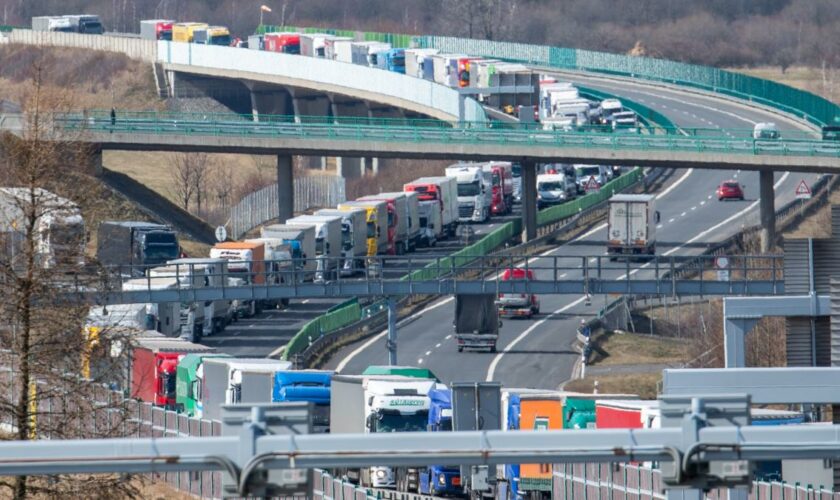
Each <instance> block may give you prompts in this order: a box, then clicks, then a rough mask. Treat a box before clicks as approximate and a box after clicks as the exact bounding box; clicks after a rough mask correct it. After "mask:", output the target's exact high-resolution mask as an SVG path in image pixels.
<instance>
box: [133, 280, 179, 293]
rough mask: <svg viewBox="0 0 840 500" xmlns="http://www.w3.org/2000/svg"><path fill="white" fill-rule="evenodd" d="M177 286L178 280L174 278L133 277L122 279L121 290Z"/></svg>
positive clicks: (159, 288) (164, 288)
mask: <svg viewBox="0 0 840 500" xmlns="http://www.w3.org/2000/svg"><path fill="white" fill-rule="evenodd" d="M170 288H178V280H177V279H175V278H163V277H151V278H133V279H130V280H126V281H123V284H122V289H123V291H131V290H168V289H170Z"/></svg>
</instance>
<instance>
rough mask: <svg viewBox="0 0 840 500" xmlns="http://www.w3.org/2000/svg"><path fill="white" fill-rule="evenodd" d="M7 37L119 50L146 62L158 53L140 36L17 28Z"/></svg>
mask: <svg viewBox="0 0 840 500" xmlns="http://www.w3.org/2000/svg"><path fill="white" fill-rule="evenodd" d="M8 38H9V43H20V44H26V45H38V46H47V47H50V46H53V47H72V48H77V49H88V50H102V51H105V52H120V53H123V54H125V55H126V56H128V57H131V58H133V59H141V60H143V61H146V62H155V61H156V60H157V54H158V49H157V43H156V42H155V41H154V40H143V39H140V38H128V37H115V36H100V35H83V34H79V33H62V32H58V31H32V30H28V29H17V28H16V29H13V30H12V31H11V33H9V34H8Z"/></svg>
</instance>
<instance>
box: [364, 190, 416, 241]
mask: <svg viewBox="0 0 840 500" xmlns="http://www.w3.org/2000/svg"><path fill="white" fill-rule="evenodd" d="M408 195H411V196H416V195H414V194H413V193H408ZM359 201H384V202H386V203H387V204H388V237H389V239H393V246H394V254H396V255H402V254H404V253H407V252H413V251H414V249H415V247H416V235H417V233H418V232H419V230H418V226H419V220H418V216H417V199H416V198H414V199H412V200H411V201H412V203H411V204H409V200H408V196H406V193H402V192H396V193H379V194H371V195H368V196H363V197H361V198H359Z"/></svg>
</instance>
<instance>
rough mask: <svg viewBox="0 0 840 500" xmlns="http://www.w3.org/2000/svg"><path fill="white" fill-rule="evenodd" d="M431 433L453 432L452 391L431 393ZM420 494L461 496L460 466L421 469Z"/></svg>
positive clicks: (436, 466) (438, 389)
mask: <svg viewBox="0 0 840 500" xmlns="http://www.w3.org/2000/svg"><path fill="white" fill-rule="evenodd" d="M429 399H430V405H429V427H428V430H429V432H452V391H451V390H450V389H447V388H436V389H433V390H431V391H429ZM419 476H420V477H419V485H418V493H420V494H423V495H432V496H461V495H463V493H464V488H463V486H462V485H461V468H460V467H459V466H458V465H429V466H427V467H425V468H422V469H420V474H419Z"/></svg>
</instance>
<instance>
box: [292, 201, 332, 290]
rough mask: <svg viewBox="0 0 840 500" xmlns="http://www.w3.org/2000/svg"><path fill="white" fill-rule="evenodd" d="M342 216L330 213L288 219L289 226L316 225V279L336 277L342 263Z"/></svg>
mask: <svg viewBox="0 0 840 500" xmlns="http://www.w3.org/2000/svg"><path fill="white" fill-rule="evenodd" d="M342 222H343V220H342V218H341V217H340V216H329V215H299V216H297V217H293V218H291V219H288V220H286V225H288V226H301V227H309V226H314V227H315V255H316V256H317V257H318V261H317V267H316V276H315V277H316V279H318V280H321V281H322V280H325V279H330V278H331V277H334V276H335V275H336V273H338V269H339V267H340V265H341V250H342V245H341V243H342V232H341V229H342Z"/></svg>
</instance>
